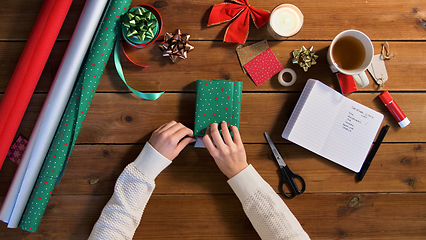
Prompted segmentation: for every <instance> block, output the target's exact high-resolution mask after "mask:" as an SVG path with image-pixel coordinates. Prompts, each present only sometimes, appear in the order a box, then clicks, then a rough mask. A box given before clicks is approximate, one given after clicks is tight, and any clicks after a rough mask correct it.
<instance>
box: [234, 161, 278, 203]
mask: <svg viewBox="0 0 426 240" xmlns="http://www.w3.org/2000/svg"><path fill="white" fill-rule="evenodd" d="M228 184H229V185H230V186H231V188H232V190H234V192H235V194H236V195H237V197H238V198H239V199H240V201H244V200H245V199H246V198H248V197H250V196H252V195H253V194H254V193H255V192H256V191H257V190H259V189H262V188H268V187H269V188H270V187H271V186H269V184H268V183H266V182H265V180H263V178H262V177H261V176H260V175H259V173H258V172H257V171H256V169H254V167H253V166H252V165H251V164H250V165H249V166H248V167H246V168H245V169H244V170H242V171H241V172H239V173H238V174H237V175H235V176H233V177H232V178H231V179H229V180H228Z"/></svg>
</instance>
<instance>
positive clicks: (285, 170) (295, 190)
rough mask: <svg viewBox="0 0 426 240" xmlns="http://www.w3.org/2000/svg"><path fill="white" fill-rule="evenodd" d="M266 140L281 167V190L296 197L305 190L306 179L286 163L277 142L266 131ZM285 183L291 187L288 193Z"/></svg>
mask: <svg viewBox="0 0 426 240" xmlns="http://www.w3.org/2000/svg"><path fill="white" fill-rule="evenodd" d="M264 135H265V138H266V140H267V141H268V143H269V146H270V147H271V149H272V152H273V153H274V156H275V159H276V160H277V162H278V165H279V167H280V171H281V191H282V193H283V194H284V195H285V196H286V197H288V198H294V197H296V195H297V194H301V193H303V192H305V189H306V185H305V180H304V179H303V178H302V177H301V176H300V175H298V174H296V173H294V172H292V171H291V170H290V168H289V167H288V166H287V164H285V162H284V160H283V158H282V157H281V155H280V153H279V152H278V150H277V148H276V147H275V144H274V143H273V142H272V140H271V138H270V137H269V135H268V133H267V132H265V133H264ZM294 179H298V180H299V181H300V182H301V184H302V190H300V189H299V187H298V186H297V184H296V182H295V181H294ZM284 185H286V187H287V188H288V189H289V191H290V192H289V193H286V191H285V190H284Z"/></svg>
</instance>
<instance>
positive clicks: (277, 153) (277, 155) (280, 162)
mask: <svg viewBox="0 0 426 240" xmlns="http://www.w3.org/2000/svg"><path fill="white" fill-rule="evenodd" d="M263 134H264V135H265V138H266V141H268V143H269V146H270V147H271V149H272V152H273V153H274V156H275V159H276V160H277V162H278V165H280V166H281V167H285V166H286V164H285V162H284V160H283V158H282V157H281V155H280V153H279V152H278V149H277V148H276V147H275V144H274V142H272V139H271V137H269V134H268V133H267V132H264V133H263Z"/></svg>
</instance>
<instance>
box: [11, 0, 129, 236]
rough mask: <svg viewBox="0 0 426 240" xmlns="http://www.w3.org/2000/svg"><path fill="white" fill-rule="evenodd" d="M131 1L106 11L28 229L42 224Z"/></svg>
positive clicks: (117, 0)
mask: <svg viewBox="0 0 426 240" xmlns="http://www.w3.org/2000/svg"><path fill="white" fill-rule="evenodd" d="M130 3H131V0H114V1H112V2H111V3H110V4H109V6H108V9H107V11H105V15H104V17H103V18H102V22H101V24H100V26H99V29H98V31H97V33H96V35H95V38H94V41H93V42H92V44H91V46H90V50H89V53H88V55H87V59H86V61H85V63H83V65H82V67H81V69H80V73H79V76H78V79H77V82H76V85H75V88H74V90H73V91H72V93H71V97H70V100H69V101H68V105H67V107H66V110H65V111H64V113H63V115H62V119H61V122H60V124H59V127H58V129H57V131H56V135H55V136H54V139H53V141H52V146H51V147H50V149H49V151H48V153H47V156H46V159H45V160H44V163H43V166H42V169H41V171H40V174H39V177H38V179H37V181H36V184H35V186H34V188H33V191H32V193H31V197H30V199H29V201H28V203H27V206H26V208H25V211H24V214H23V216H22V219H21V222H20V224H19V227H20V228H22V229H24V230H26V231H30V232H36V231H37V229H38V227H39V225H40V222H41V219H42V218H43V214H44V212H45V209H46V207H47V204H48V201H49V199H50V196H51V194H52V191H53V188H54V186H55V183H56V182H57V181H59V180H58V179H60V177H61V175H62V174H63V171H64V169H65V167H66V164H67V161H68V159H69V157H70V155H71V152H72V149H73V147H74V144H75V142H76V140H77V137H78V134H79V133H80V130H81V127H82V125H83V122H84V119H85V117H86V114H87V111H88V110H89V106H90V104H91V102H92V99H93V97H94V95H95V92H96V88H97V86H98V84H99V81H100V79H101V76H102V73H103V71H104V70H105V65H106V62H107V61H108V59H109V56H110V54H111V52H112V50H113V47H114V43H115V40H116V36H117V33H118V30H119V26H120V24H121V18H117V17H116V16H122V15H124V14H125V13H126V12H127V11H126V10H125V9H128V8H129V6H130Z"/></svg>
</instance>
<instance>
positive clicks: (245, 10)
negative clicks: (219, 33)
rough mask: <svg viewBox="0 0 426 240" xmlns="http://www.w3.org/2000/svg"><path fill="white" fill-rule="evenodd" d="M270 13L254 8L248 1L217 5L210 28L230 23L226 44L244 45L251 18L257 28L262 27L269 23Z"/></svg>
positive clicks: (210, 18)
mask: <svg viewBox="0 0 426 240" xmlns="http://www.w3.org/2000/svg"><path fill="white" fill-rule="evenodd" d="M269 15H270V13H269V12H268V11H264V10H259V9H256V8H254V7H252V6H251V5H250V4H249V3H248V0H231V1H230V2H224V3H220V4H215V5H214V6H213V9H212V11H211V13H210V17H209V23H208V25H207V26H208V27H210V26H214V25H218V24H221V23H225V22H230V21H232V20H234V21H233V22H232V23H231V24H229V26H228V28H227V29H226V32H225V37H224V39H223V41H224V42H236V43H241V44H244V43H245V42H246V40H247V36H248V32H249V23H250V17H249V16H251V19H252V20H253V23H254V25H255V26H256V28H260V27H262V26H263V25H264V24H265V23H266V22H268V19H269Z"/></svg>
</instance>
